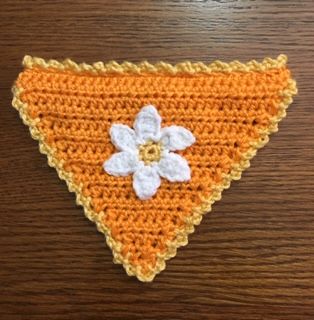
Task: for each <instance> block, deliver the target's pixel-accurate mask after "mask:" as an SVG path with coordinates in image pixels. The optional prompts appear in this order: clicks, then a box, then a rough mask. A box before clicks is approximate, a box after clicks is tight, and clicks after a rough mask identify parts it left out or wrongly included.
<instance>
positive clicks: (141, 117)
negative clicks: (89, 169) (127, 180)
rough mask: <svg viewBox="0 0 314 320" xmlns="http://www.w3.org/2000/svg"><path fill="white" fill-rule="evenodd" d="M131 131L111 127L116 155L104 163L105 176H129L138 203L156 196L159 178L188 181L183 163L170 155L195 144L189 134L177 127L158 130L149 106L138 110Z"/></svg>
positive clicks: (187, 169)
mask: <svg viewBox="0 0 314 320" xmlns="http://www.w3.org/2000/svg"><path fill="white" fill-rule="evenodd" d="M133 127H134V130H133V129H131V128H129V127H128V126H126V125H123V124H113V125H112V126H111V128H110V136H111V141H112V143H113V144H114V146H115V147H116V148H117V149H118V150H119V152H117V153H115V154H113V155H112V156H111V157H110V159H109V160H107V161H105V162H104V165H103V167H104V169H105V171H106V172H107V173H108V174H110V175H113V176H127V175H129V174H133V188H134V190H135V193H136V194H137V196H138V197H139V198H140V199H142V200H146V199H149V198H151V197H152V196H153V195H154V194H155V193H156V192H157V189H158V188H159V186H160V183H161V181H160V177H162V178H165V179H167V180H168V181H171V182H183V181H188V180H190V179H191V172H190V167H189V165H188V163H187V161H186V160H185V159H184V158H183V157H181V156H180V155H178V154H175V153H173V152H171V151H176V150H184V149H185V148H187V147H189V146H191V145H192V144H193V143H194V142H195V137H194V136H193V134H192V133H191V132H190V131H189V130H187V129H185V128H184V127H181V126H170V127H164V128H161V117H160V115H159V113H158V111H157V110H156V108H155V107H154V106H152V105H148V106H145V107H143V108H142V109H141V111H140V112H139V113H138V114H137V116H136V119H135V122H134V125H133Z"/></svg>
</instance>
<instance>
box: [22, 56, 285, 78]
mask: <svg viewBox="0 0 314 320" xmlns="http://www.w3.org/2000/svg"><path fill="white" fill-rule="evenodd" d="M287 60H288V58H287V56H286V55H284V54H280V55H279V56H278V57H277V58H276V59H272V58H265V59H264V60H263V61H262V62H257V61H256V60H251V61H249V62H247V63H241V62H240V61H237V60H234V61H232V62H229V63H226V62H222V61H219V60H217V61H214V62H212V63H210V64H204V63H203V62H190V61H185V62H181V63H178V64H175V65H172V64H170V63H166V62H163V61H160V62H157V63H155V64H151V63H149V62H148V61H143V62H140V63H138V64H135V63H131V62H127V61H125V62H123V63H121V64H120V63H118V62H116V61H109V62H107V63H104V62H95V63H93V64H87V63H80V64H78V63H76V62H74V61H72V60H71V59H66V60H64V61H63V62H59V61H57V60H44V59H42V58H36V57H31V56H28V55H26V56H25V57H24V59H23V65H24V66H25V68H33V67H40V68H51V69H57V70H60V71H72V72H87V73H92V74H104V73H125V72H128V73H143V72H145V73H157V72H161V73H162V72H166V73H169V74H177V73H189V74H194V73H211V72H232V71H241V72H249V71H265V70H269V69H273V68H283V67H285V65H286V63H287Z"/></svg>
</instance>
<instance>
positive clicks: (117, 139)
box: [110, 124, 136, 151]
mask: <svg viewBox="0 0 314 320" xmlns="http://www.w3.org/2000/svg"><path fill="white" fill-rule="evenodd" d="M110 137H111V142H112V143H113V144H114V146H115V147H116V148H117V149H118V150H121V151H131V150H136V137H135V132H134V130H133V129H131V128H129V127H128V126H126V125H124V124H113V125H112V126H111V128H110Z"/></svg>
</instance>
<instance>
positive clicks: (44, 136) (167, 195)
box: [13, 55, 296, 281]
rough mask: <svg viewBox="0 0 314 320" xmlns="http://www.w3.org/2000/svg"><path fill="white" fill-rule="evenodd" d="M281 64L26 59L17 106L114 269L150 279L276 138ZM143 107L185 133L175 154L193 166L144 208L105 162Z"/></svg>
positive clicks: (282, 90)
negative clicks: (117, 133)
mask: <svg viewBox="0 0 314 320" xmlns="http://www.w3.org/2000/svg"><path fill="white" fill-rule="evenodd" d="M285 64H286V57H285V56H283V55H281V56H279V57H278V58H277V59H276V60H272V59H265V60H264V61H263V62H261V63H257V62H255V61H251V62H249V63H247V64H241V63H239V62H232V63H230V64H226V63H222V62H215V63H212V64H210V65H205V64H202V63H195V64H192V63H189V62H186V63H182V64H178V65H176V66H172V65H169V64H165V63H159V64H155V65H151V64H149V63H147V62H145V63H142V64H139V65H134V64H130V63H124V64H122V65H119V64H117V63H116V62H111V63H108V64H103V63H97V64H94V65H92V66H91V65H86V64H82V65H77V64H75V63H74V62H72V61H69V60H67V61H65V62H63V63H59V62H57V61H53V60H52V61H44V60H42V59H38V58H31V57H25V59H24V65H25V71H23V72H22V73H21V74H20V75H19V77H18V80H17V81H16V84H15V88H14V101H13V105H14V107H15V108H17V109H18V110H19V112H20V114H21V117H22V118H23V120H24V122H25V123H26V124H27V125H29V127H30V130H31V133H32V136H33V138H35V139H37V140H39V142H40V149H41V152H43V153H45V154H47V156H48V158H49V164H50V165H51V166H54V167H55V168H56V169H57V171H58V173H59V176H60V178H62V179H64V180H66V182H67V184H68V186H69V189H70V191H74V192H76V194H77V202H78V204H81V205H83V207H84V209H85V213H86V215H87V217H88V218H89V219H91V220H93V221H94V222H95V223H96V224H97V226H98V229H99V230H100V231H102V232H104V233H105V234H106V239H107V243H108V245H109V246H110V247H111V249H112V250H113V255H114V261H115V262H116V263H122V264H123V265H124V267H125V269H126V271H127V273H128V274H129V275H136V276H137V277H138V278H139V279H140V280H142V281H151V280H152V279H153V278H154V276H155V275H156V274H157V273H159V272H160V271H161V270H163V269H164V268H165V260H166V259H169V258H170V257H173V256H174V255H175V254H176V248H177V247H179V246H181V245H184V244H186V243H187V235H188V234H189V233H191V232H193V231H194V225H197V224H199V223H200V221H201V218H202V215H203V214H204V213H206V212H208V211H210V209H211V205H212V204H213V203H214V202H215V201H216V200H219V199H220V197H221V192H222V190H223V189H225V188H228V187H229V185H230V181H231V180H232V179H239V178H240V176H241V172H242V171H243V170H244V169H245V168H247V167H248V166H249V160H250V159H251V158H252V157H253V156H254V155H255V154H256V150H257V149H258V148H260V147H262V146H264V145H265V143H266V142H267V141H268V135H269V134H270V133H272V132H274V131H276V130H277V123H278V122H279V121H280V120H281V118H282V117H284V116H285V109H286V108H287V107H288V105H289V104H290V103H291V102H292V95H293V94H296V86H295V82H294V81H293V80H292V79H291V76H290V72H289V70H288V69H287V68H286V65H285ZM147 104H152V105H154V106H155V107H156V108H157V109H158V112H159V113H160V115H161V117H162V119H163V122H162V126H163V127H164V126H170V125H173V124H175V125H178V126H182V127H184V128H187V129H188V130H189V131H191V132H192V133H193V135H194V136H195V138H196V142H195V143H194V144H193V145H192V146H191V147H189V148H187V149H185V150H183V151H178V152H177V154H180V155H182V156H183V157H184V158H185V159H186V160H187V162H188V163H189V166H190V168H191V180H190V181H187V182H183V183H171V182H169V181H167V180H163V181H162V184H161V186H160V188H159V189H158V191H157V193H156V194H155V196H154V197H153V198H151V199H149V200H145V201H143V200H140V199H139V198H138V197H137V196H136V194H135V193H134V190H133V188H132V176H125V177H115V176H111V175H109V174H107V173H106V172H105V171H104V169H103V163H104V161H105V160H107V159H108V158H109V157H110V156H111V155H112V154H114V153H115V152H116V150H115V147H114V145H113V144H112V143H111V140H110V135H109V129H110V127H111V126H112V125H113V124H115V123H121V124H125V125H127V126H129V127H132V124H133V122H134V119H135V117H136V115H137V114H138V112H139V110H140V109H141V108H142V107H143V106H145V105H147Z"/></svg>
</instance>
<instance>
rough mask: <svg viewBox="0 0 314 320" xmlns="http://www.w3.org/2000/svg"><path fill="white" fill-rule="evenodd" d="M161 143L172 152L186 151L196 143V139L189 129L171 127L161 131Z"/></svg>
mask: <svg viewBox="0 0 314 320" xmlns="http://www.w3.org/2000/svg"><path fill="white" fill-rule="evenodd" d="M161 142H162V144H163V146H164V147H165V149H168V150H170V151H176V150H184V149H185V148H187V147H189V146H191V145H192V144H193V143H194V142H195V137H194V136H193V134H192V132H191V131H189V130H188V129H185V128H183V127H180V126H170V127H165V128H163V129H162V130H161Z"/></svg>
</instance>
